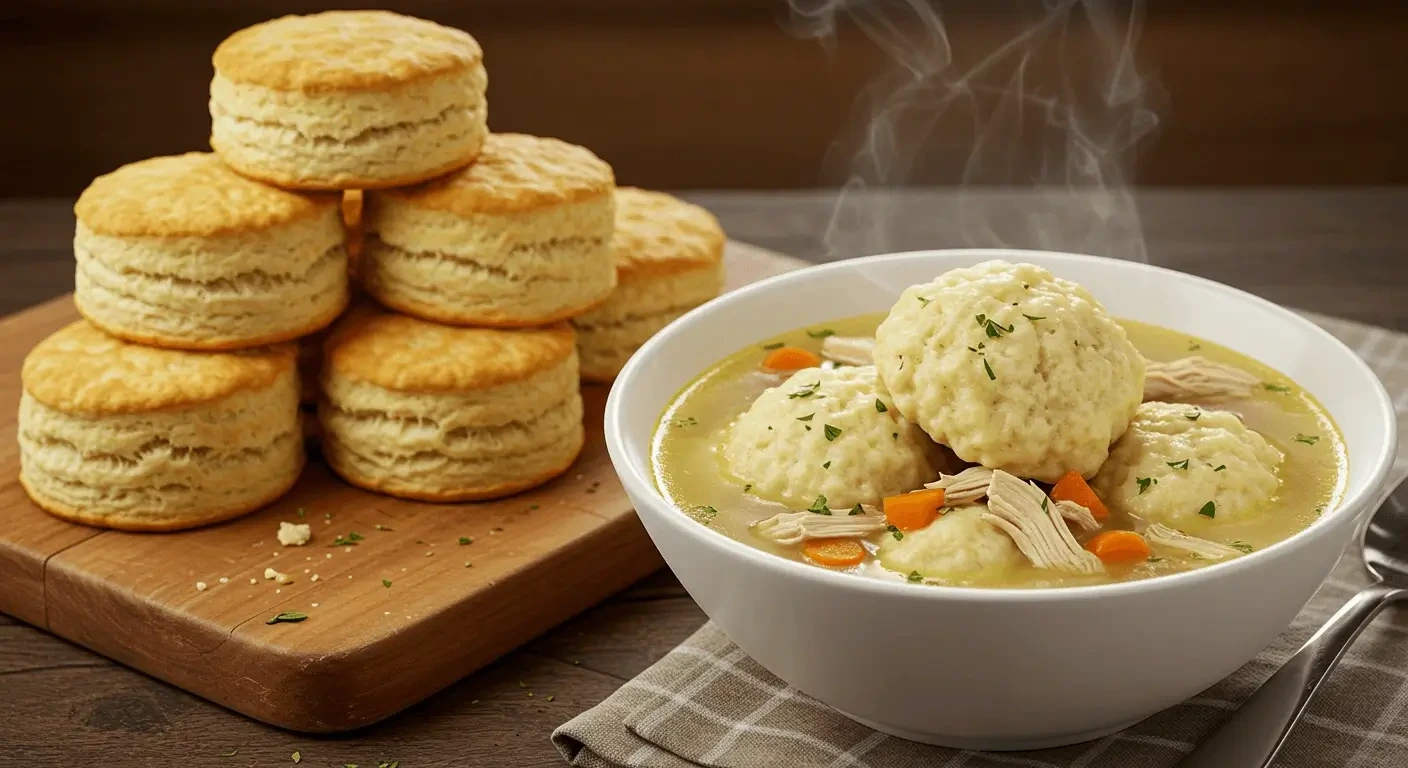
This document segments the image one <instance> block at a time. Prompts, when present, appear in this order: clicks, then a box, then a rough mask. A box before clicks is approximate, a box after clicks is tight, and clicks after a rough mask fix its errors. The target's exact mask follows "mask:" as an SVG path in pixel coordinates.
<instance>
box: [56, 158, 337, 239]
mask: <svg viewBox="0 0 1408 768" xmlns="http://www.w3.org/2000/svg"><path fill="white" fill-rule="evenodd" d="M337 204H338V197H337V196H336V195H329V194H309V193H304V192H290V191H288V190H283V189H279V188H277V187H271V186H269V185H267V184H261V183H260V182H257V181H254V180H252V179H247V178H245V177H243V176H241V175H239V174H238V173H235V172H234V171H232V170H230V168H229V167H228V166H226V165H225V164H224V163H222V162H220V159H219V158H218V157H216V156H215V155H213V154H211V153H209V152H189V153H187V154H184V155H172V156H168V157H153V158H148V159H146V160H139V161H137V162H135V163H129V164H127V165H124V166H122V167H121V168H118V169H117V170H115V171H113V172H112V173H108V174H104V175H102V176H99V177H98V178H96V179H93V183H92V184H89V185H88V188H87V189H85V190H83V194H82V195H80V196H79V198H78V203H76V204H75V205H74V206H73V212H74V214H75V215H76V216H78V221H79V222H80V223H82V224H83V226H85V227H87V228H88V229H89V230H91V231H93V232H96V233H97V234H100V235H115V236H119V237H122V236H126V237H144V236H146V237H181V236H192V235H194V236H209V235H219V234H225V233H231V232H249V231H255V230H261V229H267V228H269V227H275V226H279V225H282V224H288V223H290V222H293V221H295V220H297V219H301V218H303V217H306V216H314V215H318V214H320V213H326V212H327V211H328V210H329V209H330V208H335V207H336V206H337Z"/></svg>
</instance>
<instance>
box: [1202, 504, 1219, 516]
mask: <svg viewBox="0 0 1408 768" xmlns="http://www.w3.org/2000/svg"><path fill="white" fill-rule="evenodd" d="M1198 514H1200V515H1202V516H1203V517H1217V504H1216V503H1214V502H1211V501H1209V502H1208V503H1206V504H1204V505H1203V508H1202V509H1200V510H1198Z"/></svg>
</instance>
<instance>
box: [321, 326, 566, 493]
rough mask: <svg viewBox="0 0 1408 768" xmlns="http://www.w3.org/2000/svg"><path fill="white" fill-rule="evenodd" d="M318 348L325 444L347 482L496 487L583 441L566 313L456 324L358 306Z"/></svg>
mask: <svg viewBox="0 0 1408 768" xmlns="http://www.w3.org/2000/svg"><path fill="white" fill-rule="evenodd" d="M324 354H325V359H324V365H323V376H322V393H323V396H322V398H321V400H320V402H319V406H318V414H319V419H320V421H321V422H322V425H323V436H322V450H323V456H324V457H326V459H327V461H328V464H329V465H330V466H331V467H332V468H333V469H334V470H335V471H336V472H337V473H338V474H339V475H341V476H342V477H343V478H344V479H346V480H347V481H348V482H350V483H352V484H353V485H357V486H360V487H363V488H367V489H370V490H374V491H380V492H382V493H387V494H390V495H393V496H401V497H404V498H409V499H420V500H424V501H465V500H471V499H488V498H495V497H499V496H507V495H509V494H512V493H517V492H519V491H523V490H527V489H529V488H532V487H534V486H537V485H541V484H542V483H545V482H547V481H548V480H550V479H552V478H553V477H556V476H557V475H560V474H562V472H564V471H566V469H567V468H568V467H569V466H571V464H572V462H573V461H574V460H575V459H576V457H577V454H578V453H579V452H580V451H581V449H582V443H583V439H584V433H583V424H582V415H583V414H582V397H581V393H580V391H579V389H578V378H577V376H578V374H577V348H576V342H575V339H574V338H573V335H572V329H571V327H570V326H568V325H567V324H565V323H561V324H558V325H555V326H550V327H547V328H535V329H529V330H500V329H491V328H458V327H452V326H444V325H436V324H433V323H427V322H424V321H421V320H417V319H415V318H412V317H406V316H404V315H396V314H391V313H387V312H383V311H381V310H379V309H377V308H374V307H371V306H362V307H358V308H356V309H354V310H353V311H352V312H349V313H348V315H347V316H346V317H345V318H344V319H343V320H342V321H341V322H339V323H338V324H337V326H336V327H335V328H334V329H333V332H332V334H331V335H330V336H329V338H328V342H327V345H326V347H325V348H324Z"/></svg>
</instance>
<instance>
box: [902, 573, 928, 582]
mask: <svg viewBox="0 0 1408 768" xmlns="http://www.w3.org/2000/svg"><path fill="white" fill-rule="evenodd" d="M905 579H907V580H908V581H909V583H910V584H918V583H919V582H921V581H923V580H924V576H923V574H921V573H919V571H910V572H909V575H908V576H906V577H905Z"/></svg>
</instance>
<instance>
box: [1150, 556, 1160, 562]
mask: <svg viewBox="0 0 1408 768" xmlns="http://www.w3.org/2000/svg"><path fill="white" fill-rule="evenodd" d="M1162 560H1163V558H1162V557H1151V558H1149V562H1151V563H1157V562H1160V561H1162Z"/></svg>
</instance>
